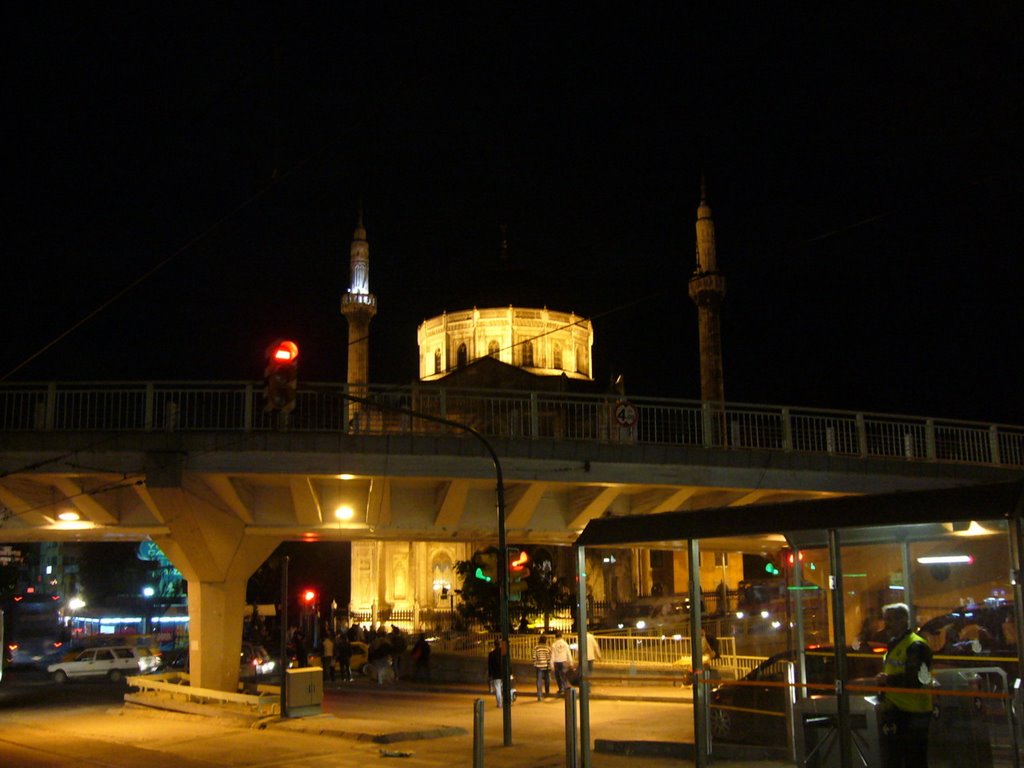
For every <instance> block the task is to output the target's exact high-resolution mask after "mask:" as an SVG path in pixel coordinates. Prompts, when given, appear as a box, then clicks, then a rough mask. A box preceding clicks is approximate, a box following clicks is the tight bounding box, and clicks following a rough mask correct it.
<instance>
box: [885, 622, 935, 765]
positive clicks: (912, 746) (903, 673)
mask: <svg viewBox="0 0 1024 768" xmlns="http://www.w3.org/2000/svg"><path fill="white" fill-rule="evenodd" d="M882 618H883V620H884V621H885V633H886V636H887V637H888V638H889V645H888V648H887V650H886V652H885V658H884V659H883V660H882V672H881V674H879V675H878V684H879V685H880V686H882V687H889V688H902V689H907V688H910V689H920V690H921V692H920V693H918V692H916V691H913V692H908V691H883V692H882V751H883V752H884V754H885V765H886V768H927V765H928V726H929V723H930V722H931V719H932V697H931V694H930V693H927V689H929V688H931V685H932V676H931V665H932V649H931V648H930V647H929V646H928V642H927V641H926V640H925V639H924V638H923V637H921V636H920V635H918V634H917V633H916V632H912V631H911V630H910V608H909V607H908V606H907V604H906V603H891V604H889V605H885V606H882Z"/></svg>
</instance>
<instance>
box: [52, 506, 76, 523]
mask: <svg viewBox="0 0 1024 768" xmlns="http://www.w3.org/2000/svg"><path fill="white" fill-rule="evenodd" d="M57 519H58V520H62V521H63V522H65V523H73V522H75V521H76V520H81V519H82V516H81V515H80V514H78V513H77V512H75V511H74V510H73V509H65V510H64V511H63V512H61V513H60V514H59V515H57Z"/></svg>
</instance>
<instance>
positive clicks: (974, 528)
mask: <svg viewBox="0 0 1024 768" xmlns="http://www.w3.org/2000/svg"><path fill="white" fill-rule="evenodd" d="M961 525H962V523H955V524H954V523H946V524H945V526H944V527H945V529H946V530H947V531H949V532H950V533H952V534H953V535H954V536H991V535H992V534H994V533H997V531H993V530H992V529H991V528H986V527H985V526H983V525H981V524H980V523H979V522H978V521H977V520H971V522H970V523H969V524H968V526H967V527H966V528H963V529H961V528H960V526H961Z"/></svg>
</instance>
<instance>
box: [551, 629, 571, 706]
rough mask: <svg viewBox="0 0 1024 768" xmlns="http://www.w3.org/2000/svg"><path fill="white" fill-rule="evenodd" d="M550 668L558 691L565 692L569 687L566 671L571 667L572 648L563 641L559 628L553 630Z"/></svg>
mask: <svg viewBox="0 0 1024 768" xmlns="http://www.w3.org/2000/svg"><path fill="white" fill-rule="evenodd" d="M551 668H552V669H553V670H555V682H556V683H557V684H558V693H559V694H562V693H565V692H566V691H567V690H569V688H570V686H569V677H568V674H567V673H568V672H569V670H570V669H572V668H573V658H572V649H571V648H569V644H568V643H567V642H565V639H564V638H563V637H562V630H560V629H556V630H555V641H554V642H553V643H551Z"/></svg>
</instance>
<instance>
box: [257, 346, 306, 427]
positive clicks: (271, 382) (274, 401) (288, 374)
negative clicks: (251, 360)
mask: <svg viewBox="0 0 1024 768" xmlns="http://www.w3.org/2000/svg"><path fill="white" fill-rule="evenodd" d="M298 359H299V348H298V346H297V345H296V344H295V342H293V341H275V342H274V343H273V344H271V345H270V346H269V347H268V348H267V366H266V368H265V369H264V371H263V380H264V382H265V384H266V389H265V390H264V400H265V402H266V405H265V409H266V410H268V411H281V413H291V412H292V411H293V410H295V394H296V390H297V388H298V382H299V364H298Z"/></svg>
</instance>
